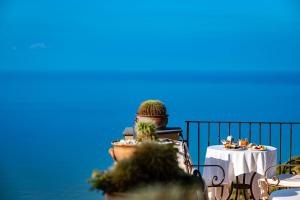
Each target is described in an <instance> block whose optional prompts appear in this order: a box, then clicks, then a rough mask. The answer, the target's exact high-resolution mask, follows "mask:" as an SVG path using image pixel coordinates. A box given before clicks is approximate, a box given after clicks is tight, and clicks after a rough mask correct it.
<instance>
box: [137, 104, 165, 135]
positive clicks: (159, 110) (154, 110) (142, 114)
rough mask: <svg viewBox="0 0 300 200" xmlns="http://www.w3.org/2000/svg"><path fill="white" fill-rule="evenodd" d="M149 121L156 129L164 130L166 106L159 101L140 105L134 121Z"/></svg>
mask: <svg viewBox="0 0 300 200" xmlns="http://www.w3.org/2000/svg"><path fill="white" fill-rule="evenodd" d="M144 119H151V120H153V121H154V125H155V127H156V128H157V129H164V128H166V125H167V123H168V115H167V109H166V106H165V105H164V104H163V103H162V102H161V101H159V100H147V101H144V102H142V103H141V105H140V107H139V109H138V112H137V116H136V119H135V121H136V122H138V121H140V120H144Z"/></svg>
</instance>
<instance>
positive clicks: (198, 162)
mask: <svg viewBox="0 0 300 200" xmlns="http://www.w3.org/2000/svg"><path fill="white" fill-rule="evenodd" d="M197 125H198V127H197V128H198V130H197V131H198V160H197V164H198V170H199V165H200V144H201V143H200V122H198V123H197Z"/></svg>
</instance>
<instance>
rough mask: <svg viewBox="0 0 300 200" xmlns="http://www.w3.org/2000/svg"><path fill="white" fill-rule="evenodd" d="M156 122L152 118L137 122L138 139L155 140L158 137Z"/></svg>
mask: <svg viewBox="0 0 300 200" xmlns="http://www.w3.org/2000/svg"><path fill="white" fill-rule="evenodd" d="M155 130H156V128H155V124H154V122H153V121H152V120H149V119H148V120H145V119H144V120H141V121H139V122H137V123H136V124H135V132H136V134H137V135H136V140H137V141H139V142H141V141H154V140H156V139H157V134H156V132H155Z"/></svg>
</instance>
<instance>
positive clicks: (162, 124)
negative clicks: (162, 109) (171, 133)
mask: <svg viewBox="0 0 300 200" xmlns="http://www.w3.org/2000/svg"><path fill="white" fill-rule="evenodd" d="M143 119H146V120H147V119H150V120H152V121H153V122H154V124H155V127H156V128H157V129H164V128H166V126H167V124H168V115H158V116H148V115H136V118H135V122H138V121H140V120H143Z"/></svg>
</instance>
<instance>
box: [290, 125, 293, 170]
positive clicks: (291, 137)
mask: <svg viewBox="0 0 300 200" xmlns="http://www.w3.org/2000/svg"><path fill="white" fill-rule="evenodd" d="M292 151H293V124H292V123H291V124H290V160H292ZM291 173H292V168H291V166H290V174H291Z"/></svg>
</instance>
